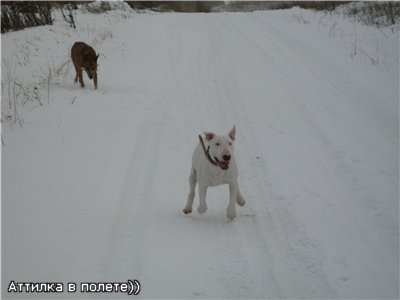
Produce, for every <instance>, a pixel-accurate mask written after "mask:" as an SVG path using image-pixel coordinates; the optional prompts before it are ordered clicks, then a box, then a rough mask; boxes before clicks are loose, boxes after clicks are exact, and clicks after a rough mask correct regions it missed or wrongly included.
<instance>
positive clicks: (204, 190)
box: [197, 184, 207, 214]
mask: <svg viewBox="0 0 400 300" xmlns="http://www.w3.org/2000/svg"><path fill="white" fill-rule="evenodd" d="M206 194H207V187H206V186H202V185H200V184H199V199H200V205H199V207H198V208H197V211H198V212H199V214H204V213H205V212H206V211H207V202H206Z"/></svg>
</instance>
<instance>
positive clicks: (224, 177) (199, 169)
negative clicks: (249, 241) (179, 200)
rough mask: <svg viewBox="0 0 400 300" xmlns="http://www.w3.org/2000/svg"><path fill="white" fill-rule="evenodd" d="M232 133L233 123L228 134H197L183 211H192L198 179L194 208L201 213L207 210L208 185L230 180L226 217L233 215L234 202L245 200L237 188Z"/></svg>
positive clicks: (233, 129)
mask: <svg viewBox="0 0 400 300" xmlns="http://www.w3.org/2000/svg"><path fill="white" fill-rule="evenodd" d="M235 135H236V128H235V126H234V127H233V128H232V130H231V131H230V132H229V134H228V135H227V136H219V135H216V134H214V133H211V132H205V135H204V137H202V136H199V139H200V142H199V144H198V145H197V147H196V148H195V149H194V152H193V156H192V169H191V172H190V177H189V185H190V192H189V195H188V199H187V202H186V206H185V208H184V209H183V212H184V213H185V214H190V213H191V212H192V206H193V200H194V196H195V187H196V182H198V183H199V198H200V205H199V207H198V209H197V211H198V212H199V213H200V214H203V213H205V212H206V211H207V203H206V193H207V188H208V187H209V186H217V185H221V184H229V193H230V195H229V205H228V208H227V217H228V218H229V219H233V218H235V217H236V203H237V204H239V205H240V206H243V205H244V204H245V200H244V199H243V196H242V195H241V193H240V191H239V186H238V182H237V178H238V169H237V165H236V161H235V157H234V155H233V143H234V141H235Z"/></svg>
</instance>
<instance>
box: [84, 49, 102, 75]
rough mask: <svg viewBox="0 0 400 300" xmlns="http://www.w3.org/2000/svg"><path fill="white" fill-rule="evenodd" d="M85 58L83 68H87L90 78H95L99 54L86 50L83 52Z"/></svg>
mask: <svg viewBox="0 0 400 300" xmlns="http://www.w3.org/2000/svg"><path fill="white" fill-rule="evenodd" d="M83 58H84V60H83V61H84V63H83V66H82V67H83V68H84V69H85V71H86V73H87V74H88V76H89V79H93V77H94V75H95V74H96V72H97V66H98V64H97V59H98V58H99V54H97V56H96V55H93V54H92V53H90V52H89V51H86V52H85V53H84V54H83Z"/></svg>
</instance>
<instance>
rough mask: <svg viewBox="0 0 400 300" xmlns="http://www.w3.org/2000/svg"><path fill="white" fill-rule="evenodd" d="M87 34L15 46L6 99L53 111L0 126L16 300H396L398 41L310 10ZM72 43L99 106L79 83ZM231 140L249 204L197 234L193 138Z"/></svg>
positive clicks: (153, 21) (29, 109)
mask: <svg viewBox="0 0 400 300" xmlns="http://www.w3.org/2000/svg"><path fill="white" fill-rule="evenodd" d="M76 22H77V25H78V30H73V29H71V28H69V27H68V25H67V24H66V23H62V22H58V23H56V25H53V26H42V27H37V28H33V29H26V30H23V31H20V32H15V33H9V34H4V35H2V85H4V86H5V87H6V86H7V85H6V80H8V81H11V80H12V78H13V77H12V75H13V74H15V76H16V78H14V82H15V80H19V81H18V82H23V83H24V84H25V86H30V87H34V86H37V87H38V89H37V90H38V93H39V97H40V100H41V102H42V104H43V106H38V105H36V106H34V105H29V104H27V105H25V106H24V107H21V108H19V114H20V117H21V122H23V127H20V126H19V125H18V124H17V123H16V124H14V125H13V126H12V127H13V128H12V129H11V128H10V126H9V122H4V123H3V124H2V137H3V140H4V143H5V145H4V146H3V147H2V296H3V297H4V298H6V297H9V296H13V297H17V296H20V297H22V296H26V297H28V298H32V297H43V295H40V294H39V295H38V294H37V295H32V294H22V295H21V294H18V295H16V294H11V295H10V294H7V293H6V288H7V286H8V284H9V283H10V281H11V280H15V281H16V282H41V281H44V282H63V283H64V284H66V283H67V282H76V283H79V282H81V281H92V282H97V281H102V282H106V281H113V282H118V281H119V282H123V281H126V280H127V279H138V280H139V281H140V282H141V284H142V291H141V293H140V295H139V297H143V298H398V297H399V292H398V282H399V273H398V265H399V258H398V254H399V229H398V226H399V217H398V213H399V205H398V196H399V194H398V183H399V170H398V166H399V164H398V163H399V162H398V153H399V136H398V133H399V132H398V130H399V115H398V114H399V107H398V105H399V103H398V101H399V90H398V88H399V86H398V84H399V69H398V63H399V58H398V55H399V54H398V53H399V46H398V45H399V35H398V31H395V30H393V28H383V29H379V30H378V29H377V28H375V27H366V26H363V25H360V24H355V23H352V22H350V21H348V20H345V19H342V18H341V17H338V16H329V15H328V16H325V15H323V14H315V13H312V12H309V11H305V10H300V9H297V8H295V9H291V10H285V11H269V12H254V13H219V14H172V13H165V14H150V13H144V14H133V13H130V12H129V11H124V12H122V13H121V12H118V11H113V12H109V13H107V14H106V15H104V14H102V15H91V14H88V13H81V12H80V13H78V14H77V15H76ZM76 40H84V41H87V42H88V43H91V44H92V45H93V46H94V48H95V49H96V50H97V51H98V52H99V53H100V54H101V55H100V58H99V64H100V65H99V72H98V73H99V89H98V90H97V91H95V90H94V89H93V83H92V82H89V80H88V78H87V77H85V78H84V80H85V83H86V88H85V89H81V88H80V87H79V86H78V85H77V84H74V83H73V79H74V75H75V74H74V72H73V67H72V64H71V63H69V62H68V61H69V50H70V47H71V46H72V44H73V42H74V41H76ZM7 63H8V65H7ZM61 66H62V68H61ZM13 70H14V71H13ZM49 74H51V76H49ZM46 78H47V79H48V80H47V81H46ZM4 86H3V89H4ZM2 97H9V98H10V97H12V96H9V94H7V93H6V92H5V94H2ZM4 111H7V107H6V108H4V107H3V112H4ZM233 124H236V127H237V142H236V156H237V162H238V165H239V184H240V187H241V190H242V193H243V195H244V196H245V198H246V201H247V202H246V205H245V206H244V207H243V208H238V217H237V218H236V219H235V220H234V221H228V220H227V219H226V217H225V209H226V206H227V204H228V189H227V187H226V186H222V187H217V188H210V189H209V191H208V195H207V199H208V207H209V209H208V212H207V213H206V214H205V215H198V214H197V212H196V211H195V212H194V213H192V214H191V215H188V216H186V215H184V214H183V213H182V208H183V207H184V204H185V201H186V197H187V193H188V191H189V187H188V175H189V171H190V162H191V154H192V151H193V149H194V147H195V145H196V143H197V135H198V134H199V133H201V132H203V131H205V130H208V131H215V132H217V133H221V134H222V133H226V132H228V130H229V129H230V128H231V127H232V125H233ZM195 201H196V202H195V205H197V204H196V203H198V198H197V195H196V200H195ZM118 295H119V296H121V295H120V294H118ZM118 295H105V296H104V297H106V298H109V297H110V296H118ZM46 296H48V297H52V298H54V297H56V296H59V297H60V296H69V297H71V296H75V297H76V296H84V295H82V294H81V295H77V294H67V293H63V294H62V295H54V294H51V295H46ZM86 296H87V295H86ZM90 296H91V297H94V296H99V297H100V295H98V294H97V295H93V294H92V295H90Z"/></svg>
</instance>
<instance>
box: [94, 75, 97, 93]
mask: <svg viewBox="0 0 400 300" xmlns="http://www.w3.org/2000/svg"><path fill="white" fill-rule="evenodd" d="M93 81H94V89H95V90H97V72H94V74H93Z"/></svg>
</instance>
